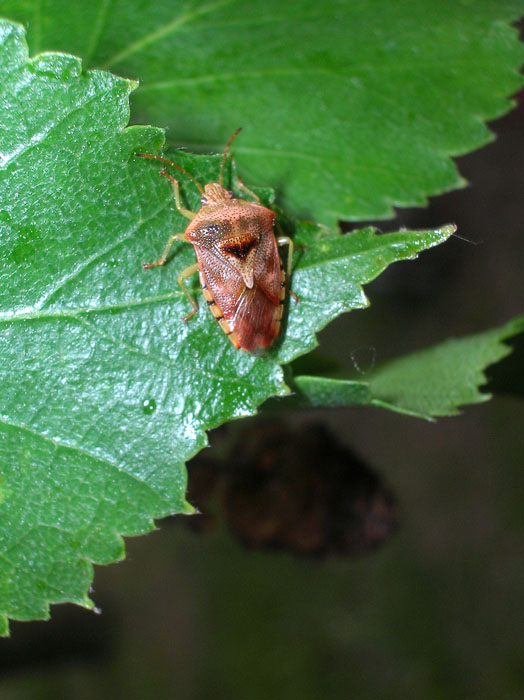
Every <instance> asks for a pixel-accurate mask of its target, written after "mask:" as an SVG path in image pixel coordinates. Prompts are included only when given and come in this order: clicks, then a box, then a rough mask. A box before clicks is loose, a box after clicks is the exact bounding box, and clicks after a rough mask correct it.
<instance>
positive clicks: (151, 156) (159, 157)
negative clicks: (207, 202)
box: [135, 153, 204, 194]
mask: <svg viewBox="0 0 524 700" xmlns="http://www.w3.org/2000/svg"><path fill="white" fill-rule="evenodd" d="M135 156H139V157H140V158H149V159H151V160H158V161H160V162H161V163H167V164H168V165H171V166H173V168H176V170H179V171H180V172H181V173H182V174H183V175H185V176H186V177H188V178H189V179H190V180H191V182H193V183H194V184H195V185H196V187H197V189H198V191H199V192H200V194H204V188H203V187H202V185H201V184H200V183H199V181H198V180H195V178H194V177H193V176H192V175H190V174H189V173H188V172H187V170H184V168H181V167H180V165H177V164H176V163H173V161H172V160H167V158H162V156H157V155H155V154H153V153H135Z"/></svg>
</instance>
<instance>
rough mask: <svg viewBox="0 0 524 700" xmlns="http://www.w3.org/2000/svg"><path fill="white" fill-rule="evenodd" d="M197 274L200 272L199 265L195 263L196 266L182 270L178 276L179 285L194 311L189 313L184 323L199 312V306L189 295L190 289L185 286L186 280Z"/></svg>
mask: <svg viewBox="0 0 524 700" xmlns="http://www.w3.org/2000/svg"><path fill="white" fill-rule="evenodd" d="M195 272H198V263H195V264H194V265H190V266H189V267H186V269H185V270H182V272H181V273H180V274H179V275H178V284H179V285H180V286H181V287H182V291H183V292H184V294H185V295H186V297H187V299H188V301H189V303H190V304H191V306H192V307H193V311H191V313H189V314H188V315H187V316H184V322H186V321H189V319H190V318H192V317H193V316H194V315H195V314H196V312H197V311H198V304H197V303H196V301H195V300H194V299H193V297H192V296H191V294H190V293H189V290H188V288H187V287H186V285H185V284H184V280H185V279H187V278H188V277H191V275H194V274H195Z"/></svg>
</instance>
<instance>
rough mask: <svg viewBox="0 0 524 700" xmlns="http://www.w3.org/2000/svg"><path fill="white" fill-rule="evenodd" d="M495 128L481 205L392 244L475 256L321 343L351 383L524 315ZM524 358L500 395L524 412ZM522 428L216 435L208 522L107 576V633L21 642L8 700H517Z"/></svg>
mask: <svg viewBox="0 0 524 700" xmlns="http://www.w3.org/2000/svg"><path fill="white" fill-rule="evenodd" d="M492 128H493V129H494V131H495V133H496V134H497V137H498V138H497V140H496V141H494V142H493V143H492V144H490V145H488V146H486V147H485V148H483V149H481V150H480V151H478V152H476V153H473V154H471V155H468V156H465V157H462V158H459V159H458V165H459V168H460V171H461V173H462V174H463V175H464V177H465V178H466V179H467V180H468V181H469V182H470V183H471V184H470V186H469V187H468V188H466V189H463V190H460V191H457V192H453V193H450V194H447V195H444V196H442V197H438V198H435V199H433V200H432V201H431V202H430V203H429V206H428V208H427V209H425V210H404V211H402V212H400V213H399V216H398V219H396V220H395V221H388V222H381V223H380V224H379V225H380V226H381V228H382V229H383V230H384V231H389V230H395V229H397V228H398V227H399V226H407V227H409V228H419V227H435V226H437V225H440V224H443V223H448V222H455V223H457V224H458V232H459V234H460V235H461V236H463V237H465V238H467V239H470V240H471V241H473V242H474V244H473V243H468V242H465V241H463V240H460V239H458V238H452V239H451V240H450V241H449V242H448V243H446V244H445V245H442V246H440V247H438V248H436V249H434V250H431V251H429V252H427V253H424V254H423V255H422V256H421V258H420V259H419V260H418V261H416V262H405V263H398V264H395V265H394V266H392V267H391V268H390V269H389V270H387V271H386V273H385V274H383V275H382V276H381V277H380V278H379V279H378V280H377V281H376V282H374V283H373V284H371V285H369V286H368V287H367V289H366V291H367V293H368V296H369V297H370V300H371V307H370V308H369V309H367V310H365V311H364V312H362V311H359V312H354V313H351V314H349V315H347V316H345V317H343V318H340V319H338V320H337V321H336V322H334V323H332V324H331V325H330V326H329V327H328V328H327V329H326V330H325V331H324V332H323V333H322V334H321V337H320V340H321V345H322V350H323V352H324V354H326V355H328V356H330V357H332V358H333V359H336V360H338V361H340V362H342V363H344V364H345V365H346V366H347V367H348V368H349V369H350V370H353V371H354V372H355V373H356V376H360V375H359V373H363V376H364V377H365V374H366V372H368V371H369V370H370V369H371V367H372V366H373V364H374V363H375V362H382V361H383V360H385V359H387V358H389V357H392V356H395V355H398V354H402V353H405V352H409V351H412V350H415V349H417V348H420V347H424V346H426V345H430V344H433V343H436V342H439V341H441V340H444V339H445V338H447V337H449V336H451V335H464V334H468V333H474V332H477V331H481V330H484V329H486V328H488V327H491V326H495V325H499V324H501V323H503V322H505V321H506V320H508V319H509V318H510V317H512V316H514V315H516V314H519V313H522V312H523V311H524V285H523V266H524V197H523V193H522V189H523V185H522V182H523V174H524V139H523V135H524V99H522V96H521V99H520V106H519V107H518V108H517V109H515V110H513V111H512V112H511V113H510V114H509V115H507V116H506V117H504V118H503V119H501V120H498V121H497V122H495V123H493V124H492ZM523 357H524V352H523V349H522V346H521V348H520V350H519V352H518V353H517V355H516V356H515V358H514V359H513V365H512V367H511V371H512V372H516V375H514V378H513V379H512V380H511V381H510V382H507V381H506V382H504V381H503V376H502V375H501V374H499V375H498V377H497V385H498V386H503V385H504V386H505V387H506V388H508V387H509V388H510V389H513V390H514V393H515V394H518V392H519V386H520V387H522V382H523V376H524V373H523V370H522V362H521V360H522V358H523ZM506 366H507V367H508V368H510V365H506ZM502 369H504V366H503V367H502ZM519 383H520V384H519ZM495 388H496V386H495ZM523 427H524V402H523V401H522V400H521V398H519V397H518V395H514V396H511V395H509V394H498V395H497V396H496V397H495V398H494V399H493V400H492V401H491V402H489V403H485V404H481V405H477V406H473V407H466V408H465V409H464V410H463V413H462V414H461V415H460V416H458V417H455V418H449V419H440V420H439V421H438V422H437V423H434V424H431V423H426V422H424V421H420V420H415V419H412V418H408V417H406V416H400V415H395V414H391V413H388V412H386V411H379V410H375V409H364V408H353V409H347V410H324V411H320V410H317V411H314V412H307V413H306V412H301V411H291V412H286V405H285V402H281V404H280V405H279V410H278V413H275V412H272V413H271V415H270V416H269V417H267V416H266V418H265V419H260V418H255V419H251V420H249V421H241V422H237V423H235V424H234V425H231V426H230V427H228V428H225V429H222V430H221V431H217V432H216V434H215V435H213V436H212V441H213V443H214V447H213V448H212V449H210V450H206V451H205V452H204V453H202V454H201V455H200V456H199V457H197V459H196V460H195V461H194V463H193V464H190V465H189V468H190V478H191V482H190V492H189V493H190V499H193V502H195V503H198V505H199V507H200V509H201V510H202V511H203V515H200V516H195V517H194V518H192V519H189V518H185V517H175V518H170V519H168V520H165V521H163V522H161V523H159V531H157V532H155V533H153V534H150V535H148V536H147V537H142V538H138V539H134V540H133V539H130V540H128V542H127V552H128V555H127V560H126V561H125V562H124V563H121V564H119V565H115V566H110V567H105V568H101V567H99V568H97V571H96V576H95V585H94V590H93V593H92V596H93V599H94V600H95V602H96V605H97V606H99V607H100V608H101V610H102V614H100V615H96V614H94V613H93V612H89V611H85V610H82V609H78V608H75V607H73V606H55V607H54V608H53V610H52V620H51V621H49V622H45V623H43V622H41V623H13V625H12V637H11V639H10V640H0V698H1V700H19V699H20V700H22V699H23V700H28V699H29V700H33V699H35V700H44V699H45V700H47V699H48V698H49V699H51V698H52V699H53V700H62V699H64V700H68V699H69V698H75V699H77V700H83V699H85V700H95V699H96V700H98V699H100V698H111V699H112V700H120V699H122V700H124V699H125V700H139V699H140V700H144V699H147V698H155V699H158V700H164V699H165V700H167V699H170V700H236V699H237V698H238V699H241V700H262V699H264V700H265V699H267V698H272V699H280V698H282V699H283V698H286V699H289V698H291V699H294V698H297V699H299V700H310V699H311V700H313V699H315V700H317V699H318V698H330V699H333V700H338V699H339V698H340V699H344V700H345V699H347V698H358V699H359V700H367V699H369V700H382V699H384V700H397V699H398V700H401V699H402V700H405V699H406V698H417V700H425V699H426V698H427V699H431V700H434V699H440V698H442V699H446V700H448V699H452V698H460V699H461V700H463V699H464V698H475V699H476V700H483V699H485V700H493V699H494V698H497V700H510V699H511V700H512V699H515V700H517V698H519V699H520V698H522V697H523V696H524V695H523V694H524V653H523V652H524V648H523V647H524V645H523V643H522V640H523V636H522V632H523V625H522V623H523V621H524V620H523V609H524V605H523V603H524V600H523V595H522V588H523V585H522V584H523V580H524V578H523V574H524V571H523V556H522V555H523V548H522V533H523V527H522V525H523V522H522V520H523V516H522V512H523V511H522V497H521V494H522V478H521V473H522V466H523V461H524V431H523ZM306 456H307V458H306ZM297 465H298V466H297Z"/></svg>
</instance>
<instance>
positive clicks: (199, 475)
mask: <svg viewBox="0 0 524 700" xmlns="http://www.w3.org/2000/svg"><path fill="white" fill-rule="evenodd" d="M223 451H224V450H223ZM209 452H211V453H213V451H212V450H210V451H209ZM209 452H205V453H200V455H199V456H198V457H197V458H196V459H194V460H193V461H192V462H191V463H190V465H189V488H188V497H189V500H190V501H191V502H192V503H193V504H194V505H195V506H197V508H198V510H199V511H200V514H199V515H197V516H195V517H193V518H189V519H187V520H186V519H185V520H184V522H186V523H188V524H189V525H190V527H191V528H192V529H194V530H197V531H200V532H205V531H210V530H216V529H217V528H219V527H220V526H221V524H225V525H226V526H227V528H228V529H229V530H231V531H232V532H233V533H234V534H235V535H236V537H238V539H240V540H241V541H242V542H243V543H244V544H246V545H248V546H251V547H272V548H280V549H285V550H288V551H290V552H293V553H295V554H300V555H326V554H337V555H357V554H361V553H364V552H367V551H369V550H372V549H374V548H375V547H377V546H378V545H380V544H381V543H382V542H383V541H384V540H386V539H387V538H388V537H389V536H390V535H391V534H392V533H393V532H394V531H395V530H396V529H397V527H398V512H397V506H396V502H395V498H394V496H393V495H392V493H391V491H390V490H389V489H388V488H387V487H386V486H384V484H383V483H382V480H381V479H380V477H379V476H378V475H377V474H376V473H375V472H373V471H372V470H371V469H370V468H369V467H368V466H367V465H366V464H364V463H363V462H362V460H360V459H359V458H358V457H357V456H356V455H355V454H354V453H353V452H351V451H350V450H349V449H348V448H347V447H345V446H343V445H341V444H340V442H339V441H338V439H337V438H336V436H334V435H333V434H331V433H330V432H329V431H328V430H327V429H326V428H325V427H324V426H323V425H320V424H314V425H311V424H310V425H306V426H301V427H298V428H297V427H290V426H289V425H287V424H286V423H285V422H282V421H278V422H277V421H270V422H268V421H267V420H266V421H263V422H262V421H256V422H253V423H251V424H250V425H249V427H248V428H246V429H244V430H242V431H241V432H240V433H237V435H236V436H235V437H234V438H233V440H232V441H231V442H230V445H229V447H228V448H227V449H226V450H225V451H224V452H225V454H223V456H222V459H221V460H219V459H217V458H216V457H211V458H210V457H209V456H208V455H209Z"/></svg>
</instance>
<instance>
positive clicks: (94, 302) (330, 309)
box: [0, 22, 453, 632]
mask: <svg viewBox="0 0 524 700" xmlns="http://www.w3.org/2000/svg"><path fill="white" fill-rule="evenodd" d="M0 84H1V85H2V107H3V109H2V112H1V114H0V133H1V134H2V140H1V153H0V202H1V203H2V205H1V207H2V208H1V210H0V246H1V250H0V385H1V386H2V392H1V394H0V631H4V632H5V630H6V629H7V618H8V617H12V618H16V619H31V618H44V617H46V616H47V615H48V606H49V603H56V602H61V601H66V600H67V601H74V602H76V603H79V604H81V605H84V606H88V607H90V606H92V602H91V601H90V600H89V598H88V587H89V584H90V581H91V578H92V564H93V563H108V562H111V561H115V560H116V559H119V558H121V557H122V556H123V555H124V549H123V541H122V538H121V536H122V535H137V534H140V533H144V532H147V531H148V530H150V529H151V528H152V527H154V522H153V520H154V518H159V517H162V516H164V515H167V514H168V513H175V512H189V511H190V510H191V506H190V505H189V504H188V503H187V502H186V500H185V485H186V472H185V468H184V462H185V461H186V460H187V459H189V458H190V457H191V456H192V455H194V454H195V453H196V452H197V451H198V450H199V449H201V448H202V447H203V446H204V445H205V444H206V433H205V431H206V430H207V429H209V428H212V427H214V426H217V425H219V424H220V423H223V422H224V421H227V420H230V419H231V418H235V417H240V416H244V415H249V414H252V413H254V412H255V411H256V409H257V406H258V405H260V404H261V403H262V402H263V401H265V400H266V399H267V398H268V397H270V396H273V395H284V394H286V393H288V391H289V390H288V388H287V386H286V385H285V384H284V381H283V371H282V368H281V366H280V363H283V362H289V361H290V360H291V359H293V358H294V357H297V356H298V355H300V354H302V353H304V352H306V351H307V350H308V349H309V348H311V347H313V346H314V345H315V342H316V341H315V333H316V332H317V331H318V330H319V329H321V328H322V327H323V326H324V325H325V324H326V323H328V321H329V320H331V319H332V318H334V317H335V316H337V315H338V314H340V313H341V312H343V311H347V310H350V309H352V308H358V307H362V306H364V305H365V304H366V303H367V300H366V298H365V296H364V294H363V292H362V288H361V284H363V283H365V282H368V281H370V280H371V279H373V278H374V277H376V276H377V275H378V274H379V273H380V272H381V271H382V270H383V269H384V268H385V267H387V265H388V264H390V263H391V262H394V261H396V260H402V259H406V258H413V257H415V256H416V255H417V253H418V252H420V251H422V250H424V249H425V248H428V247H431V246H433V245H436V244H438V243H440V242H442V241H444V240H445V239H446V238H447V237H448V236H449V235H450V234H451V233H452V231H453V227H451V226H448V227H444V228H442V229H440V230H436V231H427V232H407V231H404V232H401V233H396V234H388V235H385V236H378V235H376V233H375V232H374V231H373V230H372V229H363V230H360V231H356V232H354V233H352V234H350V235H347V236H339V235H333V234H329V233H328V232H326V230H325V229H324V228H322V227H317V226H315V225H313V224H310V223H298V224H295V223H293V222H286V221H283V224H284V226H286V227H287V228H290V229H291V230H293V231H294V233H295V241H296V243H298V244H299V247H298V248H297V249H296V252H295V270H294V274H293V278H292V285H293V288H294V290H295V291H296V293H297V294H298V295H299V297H300V301H299V302H294V301H289V304H288V305H287V307H286V308H287V311H286V318H285V325H284V329H283V332H282V334H281V337H280V338H279V339H278V340H277V343H276V344H275V346H274V347H273V348H272V349H271V350H270V351H269V352H268V353H266V354H265V355H263V356H253V355H248V354H246V353H243V352H239V351H236V350H235V349H234V348H233V346H232V345H231V343H230V342H229V341H228V339H227V337H226V336H225V335H224V334H223V333H222V332H221V331H220V329H219V327H218V325H217V324H216V322H215V321H214V320H213V318H212V317H211V314H209V313H208V312H207V311H206V310H205V309H201V311H200V313H198V314H197V316H196V317H195V318H193V319H192V320H191V321H190V322H189V323H184V322H183V320H182V317H183V316H184V315H185V314H187V312H188V310H189V309H188V303H187V300H186V298H185V297H184V295H183V293H182V292H181V290H180V289H179V287H178V285H177V283H176V279H177V275H178V273H179V272H180V270H182V269H183V268H184V267H186V266H188V265H190V264H192V263H194V260H195V258H194V252H193V250H192V248H191V246H187V245H183V244H177V245H176V246H175V247H174V251H173V257H172V258H171V259H170V261H169V263H168V264H167V265H166V266H165V267H164V268H161V269H154V270H150V271H147V272H144V271H143V270H142V269H141V265H140V263H141V261H142V260H148V259H149V260H151V259H155V258H156V257H158V255H159V253H160V252H161V250H162V248H163V246H164V244H165V241H166V240H167V238H168V237H169V235H170V234H171V233H172V232H173V231H177V230H183V228H184V227H185V226H186V224H187V220H185V219H183V218H182V217H181V216H180V214H179V213H178V212H177V211H176V209H175V206H174V202H173V192H172V189H171V186H170V184H169V183H168V182H167V181H166V180H165V179H164V178H162V177H159V174H158V171H159V166H158V163H154V162H151V161H147V160H144V159H140V158H135V157H134V155H133V154H134V153H136V152H142V151H154V150H158V148H159V147H160V146H161V144H162V139H163V134H162V133H161V132H160V131H159V130H157V129H153V128H150V127H129V128H126V123H127V120H128V115H129V113H128V95H129V92H130V90H131V89H133V87H134V85H133V84H131V83H129V82H128V81H126V80H124V79H122V78H118V77H115V76H112V75H110V74H108V73H104V72H100V71H93V72H88V73H82V71H81V65H80V62H79V61H78V59H76V58H74V57H71V56H67V55H58V54H43V55H40V56H37V57H36V58H34V59H32V60H28V58H27V49H26V46H25V43H24V36H23V31H22V28H21V27H19V26H17V25H13V24H10V23H7V22H0ZM172 157H173V158H176V160H177V162H178V163H179V164H180V165H182V166H183V167H184V168H186V169H187V170H188V171H189V172H191V173H192V174H193V175H194V176H195V177H197V178H198V179H199V180H201V181H202V182H209V181H216V180H217V178H218V174H219V170H220V162H221V158H220V157H219V156H210V157H204V156H194V155H190V154H187V153H185V154H184V153H181V152H179V153H174V154H172ZM226 170H227V171H228V172H227V173H226V174H227V176H228V177H229V170H230V169H229V167H228V168H227V169H226ZM181 187H182V199H183V201H184V204H185V205H186V206H190V207H193V208H197V207H198V206H199V205H198V200H199V194H198V192H197V191H196V188H195V187H194V186H193V185H192V183H191V182H189V181H186V179H185V178H183V182H181ZM261 195H262V196H263V198H264V201H266V202H268V198H269V199H270V193H268V192H267V191H266V192H265V193H264V192H261ZM188 286H189V287H190V288H191V289H192V290H193V292H194V293H195V294H197V293H198V280H197V279H193V280H191V281H188ZM198 298H199V299H200V298H201V297H200V296H199V297H198ZM200 306H201V307H202V306H204V305H203V304H202V303H201V302H200Z"/></svg>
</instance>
